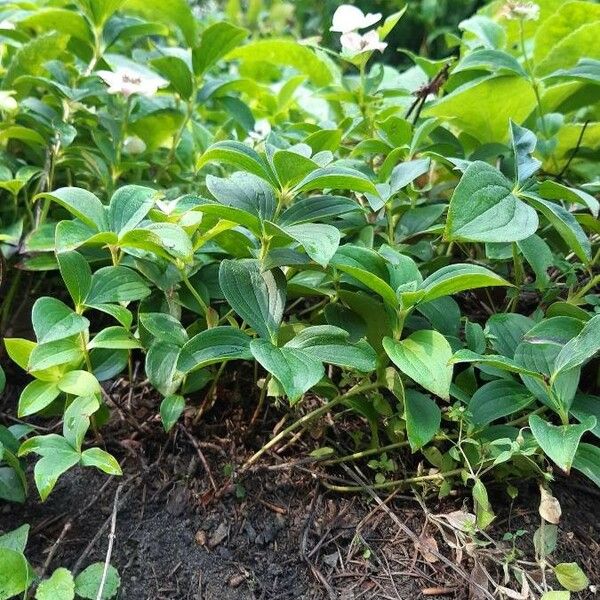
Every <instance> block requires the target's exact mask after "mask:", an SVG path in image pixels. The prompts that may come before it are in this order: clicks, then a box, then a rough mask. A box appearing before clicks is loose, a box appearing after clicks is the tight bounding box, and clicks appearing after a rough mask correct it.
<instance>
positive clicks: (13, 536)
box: [0, 525, 30, 589]
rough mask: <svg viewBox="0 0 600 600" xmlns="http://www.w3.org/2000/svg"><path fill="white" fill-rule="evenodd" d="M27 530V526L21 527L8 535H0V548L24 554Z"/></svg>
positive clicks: (27, 535)
mask: <svg viewBox="0 0 600 600" xmlns="http://www.w3.org/2000/svg"><path fill="white" fill-rule="evenodd" d="M29 529H30V527H29V525H21V526H20V527H17V528H16V529H13V530H12V531H9V532H8V533H4V534H2V535H0V548H5V549H7V550H14V551H15V552H21V553H23V552H25V546H27V538H28V537H29ZM0 589H2V588H0Z"/></svg>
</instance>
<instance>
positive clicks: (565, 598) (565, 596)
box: [540, 591, 571, 600]
mask: <svg viewBox="0 0 600 600" xmlns="http://www.w3.org/2000/svg"><path fill="white" fill-rule="evenodd" d="M540 600H571V592H564V591H558V592H554V591H553V592H546V593H545V594H544V595H543V596H542V597H541V598H540Z"/></svg>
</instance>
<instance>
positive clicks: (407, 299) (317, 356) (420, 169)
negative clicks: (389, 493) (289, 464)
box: [0, 0, 600, 599]
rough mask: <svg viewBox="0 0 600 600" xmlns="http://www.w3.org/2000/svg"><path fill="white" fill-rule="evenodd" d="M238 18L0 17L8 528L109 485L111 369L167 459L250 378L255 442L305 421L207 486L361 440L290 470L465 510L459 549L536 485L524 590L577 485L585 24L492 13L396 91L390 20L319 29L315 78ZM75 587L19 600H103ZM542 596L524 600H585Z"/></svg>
mask: <svg viewBox="0 0 600 600" xmlns="http://www.w3.org/2000/svg"><path fill="white" fill-rule="evenodd" d="M257 6H259V4H257V3H250V6H249V7H248V6H242V5H240V6H238V4H237V3H229V4H228V5H227V6H226V7H225V12H224V13H223V15H219V14H218V13H215V14H212V15H207V14H205V13H204V12H202V13H201V18H198V16H197V15H196V14H195V13H194V12H193V11H192V8H191V6H190V5H188V3H186V2H184V1H183V0H177V1H174V2H170V3H169V4H168V5H166V4H164V3H162V2H154V1H150V0H146V1H144V2H138V1H137V0H102V1H94V2H91V1H89V2H88V1H86V0H80V1H79V2H76V3H70V2H60V1H58V2H49V3H48V2H42V1H39V2H33V3H31V2H28V3H20V2H2V4H0V38H1V40H2V47H1V50H0V52H1V65H2V71H1V91H0V111H1V113H2V123H1V124H0V142H1V144H2V151H1V156H0V188H1V189H2V192H1V193H2V204H1V205H0V248H1V250H2V271H1V275H2V282H1V283H2V310H1V328H2V333H3V335H4V336H5V339H4V348H5V352H6V355H7V356H8V357H10V359H11V363H10V366H9V362H8V361H6V362H4V367H5V368H4V371H3V370H0V387H3V386H4V383H5V379H6V375H5V371H6V372H7V373H8V375H9V377H10V376H11V375H12V374H16V373H17V366H18V368H20V369H22V371H23V372H24V373H26V374H27V380H26V385H25V386H24V388H23V390H22V392H21V394H20V397H19V400H18V406H17V417H18V419H19V422H18V423H17V424H13V425H11V426H10V427H5V426H1V427H0V461H1V462H0V497H1V498H2V499H4V500H7V501H11V502H23V501H24V500H25V497H26V494H27V493H28V483H27V477H26V464H27V457H28V456H30V455H32V456H35V457H36V458H35V466H34V468H33V475H34V481H35V487H36V488H37V491H38V493H39V495H40V497H41V498H42V500H45V499H46V498H47V497H48V495H49V494H50V493H51V492H52V489H53V488H54V486H55V484H56V482H57V481H58V479H59V478H60V477H61V476H62V475H63V474H64V473H65V472H66V471H68V470H69V469H72V468H74V467H77V466H79V467H84V468H96V469H99V470H100V471H103V472H104V473H106V474H109V475H119V474H120V473H121V468H120V466H119V463H118V461H117V460H116V459H115V458H114V457H113V456H112V455H111V454H110V453H108V452H107V451H106V449H105V448H103V447H102V443H101V437H100V433H101V431H102V426H103V424H105V423H106V422H107V421H108V420H109V419H110V411H109V409H108V406H107V402H106V399H107V398H106V392H105V389H104V387H103V385H104V386H105V385H106V384H107V382H110V381H111V380H114V379H115V378H116V377H118V376H120V375H121V374H125V376H126V377H128V378H129V379H130V380H131V381H133V380H134V369H133V364H134V359H135V357H143V362H144V377H145V378H146V379H147V380H148V381H149V383H150V384H151V386H152V387H153V388H154V389H155V390H156V391H157V392H158V393H159V394H160V395H161V397H162V400H161V402H160V405H157V406H156V411H157V413H159V414H160V418H161V420H162V423H163V425H164V429H165V431H166V432H169V431H170V430H172V428H173V427H174V426H175V425H176V424H177V422H178V421H179V419H180V418H182V415H183V414H184V413H186V414H188V415H190V414H191V415H194V414H200V415H201V414H202V413H203V412H204V411H205V410H206V409H207V406H206V404H207V402H206V399H209V400H210V399H211V398H212V397H213V396H214V392H215V390H216V389H218V386H219V382H220V381H221V380H222V378H223V377H225V376H226V375H227V373H229V372H231V371H232V370H236V369H237V370H243V369H249V370H250V371H253V372H254V382H253V385H252V386H251V387H252V389H250V390H248V402H251V403H254V404H256V407H257V408H256V414H257V415H258V414H260V411H261V410H262V409H263V408H264V405H265V403H267V402H269V403H274V404H277V405H279V406H283V405H287V406H288V407H290V409H291V410H296V409H299V410H302V409H303V406H304V404H306V402H307V401H312V400H314V399H315V398H317V399H319V403H318V404H317V406H316V407H315V408H313V409H312V410H308V411H305V412H304V413H303V414H302V417H301V418H299V419H298V420H295V421H292V422H291V424H289V425H288V426H287V427H286V428H285V429H283V430H282V431H280V432H279V433H278V434H277V435H276V436H275V437H274V438H273V439H272V440H271V441H270V442H268V444H267V445H266V446H265V447H263V448H262V449H261V450H259V451H258V452H256V454H254V455H253V456H252V457H250V458H249V459H248V461H247V462H246V463H245V464H243V465H236V466H235V467H234V471H238V472H239V473H240V474H243V473H244V472H245V471H247V470H248V469H249V468H250V467H252V466H253V465H254V464H256V463H257V462H258V461H259V460H260V459H261V457H262V456H263V455H264V453H265V452H266V451H267V450H268V449H269V448H272V447H274V446H275V445H276V444H278V443H279V442H281V441H282V440H285V439H287V437H288V436H290V435H292V434H294V433H296V432H297V431H300V430H301V429H302V428H304V427H306V426H310V424H311V423H312V422H314V420H316V419H318V418H319V417H321V416H323V415H325V414H328V413H331V414H335V415H337V416H338V417H339V418H343V416H344V414H348V413H351V414H352V415H353V416H356V415H358V416H359V417H360V419H361V422H362V423H363V428H362V429H360V430H358V431H356V432H354V434H352V436H351V438H352V445H353V446H354V448H355V453H354V454H353V455H351V456H349V457H343V456H339V455H338V454H337V453H336V450H335V449H334V448H332V447H329V446H327V445H323V446H322V447H320V448H317V449H316V450H315V451H314V452H313V453H312V458H313V459H314V461H315V462H319V461H320V462H322V463H323V464H328V465H331V466H332V467H333V466H334V465H335V464H339V463H340V462H345V461H347V460H358V459H362V458H369V462H368V465H369V468H370V469H371V472H372V475H373V480H372V482H370V484H371V486H372V489H374V490H378V489H380V490H386V489H387V490H389V489H394V488H398V487H406V486H411V485H412V486H418V487H420V488H422V489H427V490H429V491H431V490H436V493H438V494H439V495H440V496H445V495H447V494H449V493H450V492H451V491H452V490H455V489H457V488H461V487H463V486H464V487H466V488H467V489H469V490H470V491H471V494H472V506H473V515H474V517H473V519H474V521H473V522H472V523H470V525H469V526H470V527H473V528H478V529H479V530H484V529H485V528H486V527H488V526H489V525H490V523H492V521H493V520H494V511H493V507H492V506H491V504H490V501H489V499H488V492H487V486H488V485H489V482H491V481H497V482H498V481H499V482H502V484H503V486H504V487H505V489H506V493H507V494H508V495H509V496H514V494H515V493H516V487H515V485H514V484H515V483H516V482H518V481H521V480H524V479H528V478H530V479H533V480H537V481H538V482H539V483H540V486H541V487H540V489H541V494H542V506H543V507H544V508H543V509H541V513H542V517H543V518H544V519H545V523H546V524H545V526H544V525H542V528H541V531H542V533H541V534H539V535H541V536H542V542H539V539H538V543H541V545H542V546H543V547H544V548H545V550H544V551H542V552H541V560H545V555H546V554H547V553H548V548H547V547H546V546H548V547H550V546H551V545H552V544H551V542H547V544H545V542H544V541H543V540H544V537H543V536H544V535H550V536H552V534H548V531H552V527H553V526H554V525H555V523H556V521H557V520H558V516H557V514H556V513H557V509H556V506H555V502H554V499H553V496H552V494H551V492H550V491H549V484H550V483H551V482H552V479H553V471H557V470H558V471H560V472H563V473H567V474H568V473H570V472H571V470H576V471H578V472H581V473H583V474H584V475H585V476H586V477H587V478H589V479H590V480H592V481H593V482H594V483H595V484H596V485H600V446H599V445H598V443H597V438H598V437H599V436H600V423H599V422H598V421H599V419H600V399H599V398H598V396H597V394H598V385H599V381H598V361H597V358H595V356H596V354H597V353H598V351H599V350H600V314H599V307H600V303H599V296H598V293H597V286H598V283H599V282H600V276H599V275H598V262H599V260H600V251H599V244H598V240H599V235H600V227H599V225H598V220H597V217H598V208H599V204H598V200H597V198H596V195H597V192H598V190H599V188H600V170H599V167H598V164H599V163H598V151H599V149H600V114H599V103H598V99H599V92H600V55H599V50H598V45H597V44H595V43H594V42H595V40H596V37H597V35H598V34H599V33H600V9H599V6H598V5H597V4H595V3H592V2H587V1H580V0H573V1H569V2H557V1H556V0H544V1H541V2H539V3H536V4H534V3H517V2H507V3H505V2H501V1H495V2H492V3H490V4H487V5H485V6H484V7H482V8H481V9H480V10H479V11H478V12H477V13H476V14H474V15H473V16H471V17H470V18H468V19H466V20H464V21H462V22H461V24H460V27H459V32H458V33H447V34H446V35H445V37H444V38H443V39H444V44H445V47H446V49H447V54H448V56H447V58H443V59H440V58H435V59H433V58H429V57H427V56H426V55H425V54H423V55H415V54H413V53H409V56H410V58H411V60H412V61H413V63H414V66H412V67H410V68H407V69H404V68H401V69H398V68H396V67H393V66H389V65H387V64H383V63H382V62H381V61H380V60H379V57H380V53H381V52H382V51H388V52H389V51H390V48H391V47H390V46H388V45H387V42H386V39H388V36H390V34H391V33H392V32H393V30H394V28H395V27H396V25H397V24H398V23H399V22H401V20H402V18H403V16H404V14H405V12H406V7H402V8H400V10H398V11H397V12H395V13H391V14H387V15H384V16H382V15H380V14H375V15H374V14H371V13H367V14H365V13H363V12H362V11H360V10H359V9H357V8H354V7H348V6H346V5H343V6H338V7H337V11H336V12H335V14H334V15H333V17H332V20H331V22H330V23H329V26H330V28H331V31H329V32H327V35H328V36H329V37H328V39H333V46H332V47H331V48H330V47H325V46H323V45H321V44H320V40H319V39H317V38H307V39H302V40H298V39H294V38H293V37H285V36H282V35H281V34H280V33H278V31H277V30H276V29H275V28H274V26H273V23H276V22H277V21H276V19H277V18H282V17H281V16H282V15H284V16H285V15H288V12H285V11H283V9H284V8H285V10H286V11H290V10H291V9H290V8H289V6H288V5H285V6H283V5H278V4H277V3H275V5H274V6H270V7H267V8H268V10H264V9H265V7H263V11H262V12H260V10H258V12H256V14H253V13H251V10H252V9H253V7H254V10H256V7H257ZM278 11H279V12H278ZM281 11H283V12H281ZM289 14H291V13H289ZM221 16H222V18H221ZM271 16H272V20H270V19H271ZM288 16H289V15H288ZM286 18H287V17H286ZM284 22H285V19H283V21H282V24H281V29H283V23H284ZM265 24H266V29H265V27H262V26H263V25H265ZM264 31H266V32H267V34H265V35H262V34H261V32H264ZM324 33H325V32H324ZM459 34H460V35H459ZM340 48H341V49H340ZM393 50H396V48H393ZM40 289H41V290H43V291H42V293H41V294H40V293H37V290H40ZM28 296H31V297H32V298H37V299H35V302H34V303H33V305H32V306H30V305H29V304H28V303H27V302H26V301H24V299H26V298H27V297H28ZM28 312H30V314H27V313H28ZM23 313H25V314H24V315H23ZM19 314H21V315H22V318H25V319H26V320H27V321H28V322H29V321H30V322H31V326H32V329H33V332H32V333H33V334H34V336H35V339H28V338H25V337H18V336H17V335H13V332H14V331H15V330H16V329H17V327H16V325H15V323H16V322H17V321H18V317H19ZM14 376H16V375H14ZM199 407H200V408H199ZM209 408H210V407H209ZM217 410H218V407H217ZM56 417H59V418H60V420H61V425H60V428H59V429H58V430H56V431H52V432H51V433H47V432H45V430H44V428H43V426H40V425H41V424H42V423H44V422H45V419H54V422H56ZM28 423H31V424H28ZM413 459H414V460H413ZM406 460H412V463H411V464H414V465H415V468H413V470H412V472H410V473H406V470H405V469H402V470H401V469H400V468H399V463H400V462H405V461H406ZM401 471H404V473H403V474H402V476H401ZM332 487H333V488H334V489H335V486H332ZM361 489H362V487H361V485H357V486H356V488H349V487H348V486H338V491H357V492H360V491H361ZM549 507H550V508H549ZM544 532H546V533H544ZM554 535H555V534H554ZM26 539H27V529H26V528H21V529H19V530H16V531H13V532H11V533H9V534H7V536H5V537H3V538H0V547H2V548H3V554H2V558H0V597H2V598H9V597H12V596H13V595H14V594H19V593H21V592H23V591H24V590H25V589H27V588H29V586H30V585H31V584H32V583H34V580H35V576H34V574H33V572H32V571H31V568H30V567H29V566H28V563H27V561H26V559H25V557H24V554H23V553H24V549H25V543H26ZM88 569H89V571H88V570H86V571H83V572H82V573H81V574H80V575H78V576H77V578H75V579H74V578H73V576H72V575H71V574H70V573H69V572H68V571H66V570H64V569H63V570H59V571H56V572H55V573H54V574H53V575H52V577H51V578H50V579H49V580H47V581H44V582H42V583H41V584H40V585H39V586H38V587H37V592H36V594H37V596H36V597H38V598H50V597H52V598H57V597H59V596H56V595H51V594H58V593H59V592H58V591H55V590H61V591H60V593H61V594H63V595H61V596H60V598H73V597H74V594H77V595H78V596H79V597H84V598H85V597H91V598H93V597H96V595H97V594H98V597H100V596H102V594H104V596H102V597H111V596H112V595H114V594H115V593H116V591H117V587H118V575H117V574H116V572H113V571H112V570H111V569H112V567H110V568H109V566H108V563H107V565H106V566H105V567H103V565H102V564H99V565H91V566H90V567H88ZM554 571H555V574H556V576H557V578H558V581H559V582H560V584H562V586H563V588H564V589H565V590H566V591H562V592H561V591H557V592H553V591H549V589H548V588H547V587H543V586H546V582H545V581H544V584H543V586H542V587H541V588H540V592H541V593H545V597H546V598H548V599H550V598H563V597H565V598H566V597H568V594H569V592H568V590H572V591H579V590H580V589H583V588H585V587H586V586H587V583H588V582H587V579H586V578H585V576H584V575H583V573H582V572H581V570H580V569H579V568H578V567H577V566H576V565H574V564H572V565H569V564H561V565H558V566H555V567H554ZM84 575H87V579H86V578H85V577H84ZM82 577H83V582H82V580H81V578H82ZM48 594H50V595H48ZM86 594H88V595H86ZM549 594H554V595H549ZM556 594H562V596H561V595H556Z"/></svg>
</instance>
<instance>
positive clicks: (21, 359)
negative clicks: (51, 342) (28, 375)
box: [4, 338, 37, 371]
mask: <svg viewBox="0 0 600 600" xmlns="http://www.w3.org/2000/svg"><path fill="white" fill-rule="evenodd" d="M36 345H37V344H36V343H35V342H32V341H31V340H24V339H23V338H4V347H5V348H6V352H7V353H8V356H10V358H11V360H12V361H13V362H15V363H17V364H18V365H19V366H20V367H21V369H23V370H24V371H27V367H28V365H29V359H30V357H31V353H32V352H33V349H34V348H35V347H36Z"/></svg>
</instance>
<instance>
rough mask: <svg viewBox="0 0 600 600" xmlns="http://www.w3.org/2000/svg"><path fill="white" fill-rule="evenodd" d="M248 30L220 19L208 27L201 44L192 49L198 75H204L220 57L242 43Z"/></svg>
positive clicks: (195, 72) (193, 62)
mask: <svg viewBox="0 0 600 600" xmlns="http://www.w3.org/2000/svg"><path fill="white" fill-rule="evenodd" d="M247 35H248V31H247V30H246V29H242V28H241V27H237V26H236V25H232V24H231V23H227V22H226V21H220V22H217V23H213V24H212V25H210V26H209V27H207V28H206V29H205V30H204V32H203V33H202V37H201V38H200V44H199V46H197V47H196V48H194V49H193V51H192V64H193V66H194V74H195V75H196V76H198V75H203V74H204V73H206V71H208V69H210V68H211V67H212V66H213V65H215V64H216V63H217V61H218V60H219V59H220V58H223V57H224V56H225V55H226V54H227V53H228V52H229V51H231V50H233V49H234V48H236V47H238V46H240V45H241V43H242V42H243V41H244V40H245V39H246V36H247Z"/></svg>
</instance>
